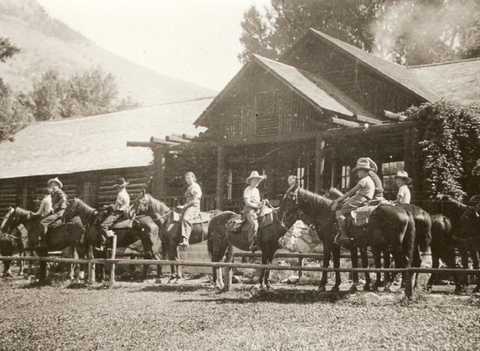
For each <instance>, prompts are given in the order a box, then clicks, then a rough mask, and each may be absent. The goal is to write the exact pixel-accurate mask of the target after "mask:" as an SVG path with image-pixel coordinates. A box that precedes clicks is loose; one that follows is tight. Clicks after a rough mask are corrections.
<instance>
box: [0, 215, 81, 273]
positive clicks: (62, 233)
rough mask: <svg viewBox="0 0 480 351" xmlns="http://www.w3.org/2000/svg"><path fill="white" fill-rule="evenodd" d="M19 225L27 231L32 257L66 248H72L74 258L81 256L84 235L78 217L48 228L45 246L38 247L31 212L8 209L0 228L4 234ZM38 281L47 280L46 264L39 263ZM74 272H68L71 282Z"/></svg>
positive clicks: (45, 255) (36, 222) (34, 221)
mask: <svg viewBox="0 0 480 351" xmlns="http://www.w3.org/2000/svg"><path fill="white" fill-rule="evenodd" d="M20 224H23V225H24V226H25V228H26V229H27V231H28V240H27V241H28V247H29V250H30V254H31V255H32V256H33V252H34V251H35V252H36V253H37V254H38V256H40V257H47V255H48V251H61V250H64V249H65V248H67V247H72V248H73V252H74V258H78V257H79V256H81V255H83V250H82V247H81V245H80V240H81V237H82V235H83V233H84V228H83V224H82V223H81V221H80V219H79V218H78V217H76V218H73V219H72V221H71V222H69V223H66V224H64V225H60V226H58V227H54V228H48V231H47V233H46V235H45V244H46V245H45V246H39V238H38V232H37V231H36V230H35V226H36V225H38V217H36V216H34V215H33V214H32V212H30V211H27V210H24V209H22V208H21V207H16V208H13V207H10V208H9V210H8V212H7V214H6V216H5V219H4V221H3V223H2V226H1V228H0V230H1V231H3V232H5V233H12V231H13V230H14V229H15V228H17V227H18V226H19V225H20ZM38 278H39V281H40V282H44V281H45V279H46V278H47V264H46V262H40V265H39V276H38ZM73 278H74V272H73V270H72V269H71V270H70V279H72V280H73Z"/></svg>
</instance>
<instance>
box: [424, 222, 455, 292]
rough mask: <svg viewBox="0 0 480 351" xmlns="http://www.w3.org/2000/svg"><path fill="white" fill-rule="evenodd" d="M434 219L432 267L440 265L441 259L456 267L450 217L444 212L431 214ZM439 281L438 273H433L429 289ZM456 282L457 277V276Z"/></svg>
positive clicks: (428, 283) (450, 266)
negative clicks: (443, 213)
mask: <svg viewBox="0 0 480 351" xmlns="http://www.w3.org/2000/svg"><path fill="white" fill-rule="evenodd" d="M430 217H431V219H432V245H431V249H432V268H438V267H439V266H440V260H442V261H443V262H444V263H445V265H446V266H447V267H449V268H455V240H454V237H453V232H452V223H451V222H450V219H449V218H448V217H446V216H444V215H442V214H434V215H431V216H430ZM437 282H438V274H435V273H434V274H432V275H431V276H430V279H429V280H428V282H427V287H426V288H427V290H431V289H432V286H433V284H435V283H437ZM455 282H457V278H456V276H455Z"/></svg>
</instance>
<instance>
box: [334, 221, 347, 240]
mask: <svg viewBox="0 0 480 351" xmlns="http://www.w3.org/2000/svg"><path fill="white" fill-rule="evenodd" d="M337 223H338V234H337V235H336V236H335V239H333V242H334V243H335V244H337V245H340V246H342V245H345V244H347V243H349V242H350V238H349V237H348V234H347V228H346V220H345V217H337Z"/></svg>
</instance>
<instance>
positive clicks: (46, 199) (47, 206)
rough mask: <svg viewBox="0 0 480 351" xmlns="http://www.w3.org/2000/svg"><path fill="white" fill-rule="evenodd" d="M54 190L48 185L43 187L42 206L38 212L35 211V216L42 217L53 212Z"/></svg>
mask: <svg viewBox="0 0 480 351" xmlns="http://www.w3.org/2000/svg"><path fill="white" fill-rule="evenodd" d="M52 192H53V189H52V188H50V187H49V186H47V187H46V188H45V189H43V199H42V202H41V203H40V207H39V209H38V211H37V212H35V213H33V215H35V216H40V217H41V218H44V217H46V216H47V215H49V214H50V212H52Z"/></svg>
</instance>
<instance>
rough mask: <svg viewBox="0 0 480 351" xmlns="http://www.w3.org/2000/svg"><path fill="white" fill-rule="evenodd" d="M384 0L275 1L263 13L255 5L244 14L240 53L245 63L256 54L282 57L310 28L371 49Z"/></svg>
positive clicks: (274, 57)
mask: <svg viewBox="0 0 480 351" xmlns="http://www.w3.org/2000/svg"><path fill="white" fill-rule="evenodd" d="M382 2H383V1H382V0H343V1H331V0H271V6H270V7H267V8H265V14H263V15H262V14H261V13H260V12H259V11H258V10H257V9H256V8H255V7H251V8H250V9H249V10H248V11H247V12H245V14H244V20H243V21H242V24H241V25H242V28H243V33H242V36H241V38H240V42H241V43H242V45H243V46H244V50H243V52H242V53H241V54H239V56H238V57H239V59H240V61H242V62H243V63H245V62H248V61H249V60H250V58H251V55H252V54H253V53H256V54H260V55H263V56H266V57H269V58H272V59H276V58H278V57H279V56H280V55H281V54H282V53H283V52H285V50H286V49H288V48H289V47H291V45H292V44H293V43H294V42H295V41H296V40H298V39H299V38H300V37H301V36H302V35H303V34H304V33H305V32H306V31H307V30H308V29H309V28H314V29H318V30H320V31H322V32H324V33H326V34H329V35H331V36H333V37H336V38H338V39H341V40H343V41H345V42H347V43H350V44H353V45H355V46H357V47H359V48H362V49H365V50H367V51H370V50H371V48H372V45H373V39H374V38H373V37H372V35H371V34H370V32H369V24H370V23H371V22H372V21H373V20H374V19H375V18H376V16H377V11H378V9H379V8H380V7H381V4H382Z"/></svg>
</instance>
